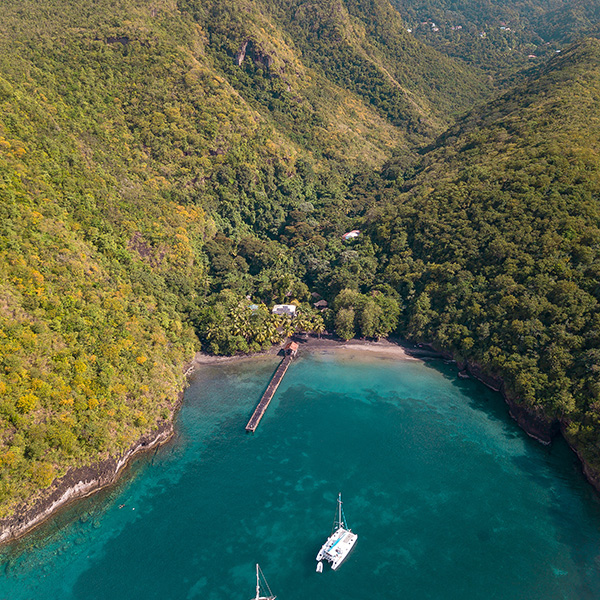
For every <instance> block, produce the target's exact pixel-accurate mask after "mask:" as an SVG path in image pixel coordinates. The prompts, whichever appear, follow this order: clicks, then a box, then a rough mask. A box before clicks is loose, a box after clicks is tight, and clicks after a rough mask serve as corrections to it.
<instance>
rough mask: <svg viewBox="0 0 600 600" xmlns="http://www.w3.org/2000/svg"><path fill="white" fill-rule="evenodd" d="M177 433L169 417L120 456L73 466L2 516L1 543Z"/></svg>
mask: <svg viewBox="0 0 600 600" xmlns="http://www.w3.org/2000/svg"><path fill="white" fill-rule="evenodd" d="M182 398H183V393H181V394H180V398H179V399H180V402H181V399H182ZM173 433H174V428H173V421H167V422H166V423H165V424H164V425H163V426H161V427H159V428H158V429H157V430H156V431H155V432H152V433H149V434H146V435H144V436H142V437H141V438H140V439H139V440H138V441H137V442H136V443H135V444H134V445H132V446H131V447H130V448H129V449H128V450H127V451H126V452H124V453H123V454H122V455H121V456H119V457H116V458H108V459H106V460H103V461H101V462H98V463H95V464H92V465H87V466H83V467H75V468H72V469H69V470H68V471H67V473H66V474H65V475H63V476H62V477H59V478H58V479H56V480H55V481H54V482H53V483H52V485H51V486H50V487H49V488H48V490H47V493H46V495H44V496H43V497H41V498H40V499H38V500H37V501H36V502H34V503H33V505H31V506H29V505H22V506H20V507H19V508H17V510H16V511H15V513H14V514H13V515H12V516H10V517H7V518H5V519H2V520H0V544H4V543H7V542H11V541H14V540H16V539H18V538H20V537H23V536H24V535H25V534H27V533H29V532H30V531H31V530H32V529H34V528H36V527H38V526H39V525H41V524H42V523H44V522H45V521H47V520H48V519H49V518H51V517H52V516H53V515H54V514H55V513H56V512H57V511H58V510H60V509H62V508H65V507H66V506H67V505H69V504H71V503H72V502H75V501H76V500H80V499H82V498H86V497H87V496H90V495H91V494H93V493H95V492H98V491H100V490H101V489H103V488H106V487H108V486H109V485H111V484H113V483H115V482H116V481H117V479H118V478H119V477H120V475H121V473H122V472H123V470H124V469H125V468H126V467H127V465H128V464H129V463H130V461H131V460H132V459H133V458H134V457H137V456H139V455H140V454H143V453H145V452H148V451H150V450H153V449H155V448H157V447H158V446H162V445H163V444H165V443H166V442H168V441H169V440H170V439H171V437H172V436H173Z"/></svg>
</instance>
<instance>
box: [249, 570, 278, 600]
mask: <svg viewBox="0 0 600 600" xmlns="http://www.w3.org/2000/svg"><path fill="white" fill-rule="evenodd" d="M261 576H262V578H263V581H264V582H265V586H266V588H267V590H268V591H269V595H268V596H261V595H260V578H261ZM275 598H277V596H273V592H272V591H271V588H270V587H269V584H268V583H267V580H266V578H265V576H264V574H263V572H262V571H261V570H260V567H259V566H258V563H257V564H256V596H255V597H254V598H252V600H275Z"/></svg>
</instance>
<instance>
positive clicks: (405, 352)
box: [186, 336, 434, 375]
mask: <svg viewBox="0 0 600 600" xmlns="http://www.w3.org/2000/svg"><path fill="white" fill-rule="evenodd" d="M293 339H294V340H295V341H297V342H298V344H299V349H298V354H299V356H301V355H302V354H303V353H304V352H319V351H334V350H335V351H338V350H340V351H351V352H356V353H362V352H369V354H370V355H371V356H375V355H379V356H385V357H387V358H395V359H397V360H416V359H417V358H418V357H419V356H431V355H432V354H434V353H433V352H432V351H430V350H428V349H426V350H423V349H420V348H416V347H414V346H411V345H409V344H407V343H406V342H396V341H394V340H389V339H381V340H379V341H377V342H375V341H369V340H357V339H353V340H349V341H344V340H340V339H339V338H333V337H332V336H322V337H320V338H319V337H317V336H309V337H307V338H293ZM287 341H288V340H285V341H284V342H282V343H281V344H275V345H274V346H272V347H271V348H269V349H268V350H265V351H263V352H256V353H254V354H237V355H235V356H214V355H212V354H206V353H204V352H198V354H196V356H195V357H194V359H193V360H192V361H191V363H190V366H189V368H188V370H187V372H186V375H189V374H191V373H193V372H194V371H195V370H196V369H198V368H199V367H201V366H202V365H208V364H218V363H224V362H230V361H239V360H244V359H248V358H253V357H256V356H272V355H277V354H278V353H279V352H280V351H281V350H282V348H283V346H284V345H285V344H286V343H287Z"/></svg>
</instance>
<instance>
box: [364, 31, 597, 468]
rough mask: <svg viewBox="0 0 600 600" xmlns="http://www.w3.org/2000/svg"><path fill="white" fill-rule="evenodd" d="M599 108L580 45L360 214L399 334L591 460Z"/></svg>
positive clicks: (590, 61) (588, 49)
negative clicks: (441, 352)
mask: <svg viewBox="0 0 600 600" xmlns="http://www.w3.org/2000/svg"><path fill="white" fill-rule="evenodd" d="M599 115H600V41H598V40H587V41H584V42H581V43H580V44H578V45H576V46H574V47H572V48H570V49H569V50H568V51H565V52H563V53H562V54H560V55H559V56H557V57H556V58H554V59H553V60H552V61H551V62H550V63H549V64H548V65H547V66H546V67H544V68H542V69H540V70H539V71H538V72H537V73H535V74H534V75H532V77H531V79H530V80H529V81H528V82H527V83H525V84H523V85H521V86H520V87H518V88H517V89H515V90H514V91H511V92H510V93H508V94H506V95H505V96H503V97H502V98H500V99H498V100H496V101H494V102H492V103H491V104H489V105H488V106H486V108H485V109H483V110H480V111H474V112H473V113H471V114H470V115H469V116H467V117H466V118H465V119H463V120H461V121H460V122H459V123H458V124H457V125H455V126H454V127H453V128H451V129H450V130H449V131H448V132H447V133H445V134H444V135H443V136H442V137H441V138H440V139H439V140H438V141H437V142H436V144H435V145H433V146H432V147H431V148H430V149H429V150H428V151H427V152H426V153H425V154H424V155H423V157H422V159H421V161H420V162H419V163H418V164H417V165H416V166H415V167H414V168H413V169H412V171H411V173H406V174H405V175H406V179H405V180H402V178H397V179H396V180H395V181H393V182H392V183H388V184H387V198H388V200H387V204H386V205H385V206H380V207H379V208H378V209H377V210H375V211H373V212H372V213H371V215H370V216H369V217H368V222H369V229H370V232H371V236H372V240H373V242H374V244H376V245H377V246H378V247H379V248H380V252H379V253H378V260H379V266H380V269H381V270H380V272H379V275H378V276H379V277H381V278H382V279H383V280H384V281H385V282H387V283H389V284H390V285H392V286H393V287H394V288H395V289H396V290H397V291H398V292H399V294H400V296H401V298H402V299H403V301H404V312H403V315H402V325H401V331H402V332H403V333H404V334H406V335H408V336H409V337H411V338H412V339H414V340H418V341H433V342H434V343H435V345H436V346H438V347H440V348H443V349H446V350H450V351H451V352H453V353H454V354H455V355H457V356H459V357H462V358H463V359H467V360H469V361H471V362H472V363H476V364H480V365H484V367H485V369H486V370H487V372H488V373H491V374H494V375H498V376H500V377H501V378H502V379H503V380H504V382H505V384H506V388H507V391H508V393H509V395H511V396H512V397H514V398H516V399H518V400H519V401H520V402H522V403H523V404H524V405H526V406H528V407H530V408H531V409H532V410H533V411H534V412H535V411H541V412H543V413H545V414H547V415H549V416H551V417H557V418H559V419H561V421H562V422H563V424H564V426H565V428H566V433H567V436H568V438H569V439H570V440H571V441H572V442H573V443H574V444H575V445H576V446H577V447H578V449H579V450H580V451H581V452H582V454H583V455H584V456H585V457H586V458H587V459H588V460H589V461H590V462H591V463H593V464H594V465H595V466H596V467H599V466H600V446H599V445H598V444H599V440H600V438H599V430H598V422H599V421H598V418H599V413H598V410H599V407H600V404H599V400H600V311H599V306H598V305H599V302H600V285H599V282H600V204H599V203H598V198H599V197H600V160H599V158H600V157H599V152H600V118H599ZM387 172H388V173H393V174H396V173H397V172H398V169H394V168H393V164H390V165H388V170H387Z"/></svg>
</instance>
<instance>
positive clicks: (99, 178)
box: [0, 0, 600, 539]
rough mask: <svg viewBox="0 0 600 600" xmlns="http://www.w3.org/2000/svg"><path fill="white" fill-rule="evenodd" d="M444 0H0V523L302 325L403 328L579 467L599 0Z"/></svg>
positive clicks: (594, 315)
mask: <svg viewBox="0 0 600 600" xmlns="http://www.w3.org/2000/svg"><path fill="white" fill-rule="evenodd" d="M450 4H451V3H449V2H447V1H446V0H432V1H431V2H427V3H420V2H417V3H414V2H404V1H402V0H397V1H394V2H391V1H390V0H369V1H367V0H341V1H340V0H335V1H334V0H322V1H321V2H319V3H307V2H304V1H302V0H277V1H275V0H243V1H241V2H233V1H229V0H225V1H223V0H202V1H200V0H177V1H174V2H172V1H170V0H158V1H156V2H152V3H148V2H147V0H133V1H131V0H127V1H125V0H116V1H115V0H81V1H79V2H77V3H73V2H69V1H67V0H41V1H40V0H36V1H34V0H5V2H3V9H2V14H1V15H0V25H1V27H0V524H1V526H2V533H1V534H0V535H1V536H2V539H7V537H10V536H11V535H14V534H17V533H18V532H19V531H21V529H20V525H19V523H21V524H23V523H27V522H33V520H34V517H33V515H35V514H39V515H42V514H44V515H46V514H48V512H49V511H51V509H52V507H53V506H58V505H59V504H60V503H61V502H64V501H67V500H68V499H69V498H71V497H72V496H68V495H67V496H65V493H67V490H69V489H71V490H75V489H78V490H79V492H69V493H71V494H75V495H76V494H77V493H79V494H80V495H81V494H87V493H89V492H90V491H91V490H92V488H93V487H94V486H97V485H100V483H101V484H105V483H108V482H109V481H112V480H113V478H114V474H115V473H116V472H118V471H120V469H121V468H122V464H121V463H122V461H123V460H127V457H129V456H131V453H132V452H134V451H137V449H143V448H144V447H146V448H147V447H148V446H150V445H152V444H155V443H159V442H162V441H163V440H164V439H166V438H167V437H168V435H169V432H170V431H171V427H172V419H173V415H174V414H175V412H176V410H177V407H178V406H179V402H180V398H181V392H182V390H183V389H184V387H185V373H186V372H187V367H186V369H185V370H182V365H189V364H190V361H192V360H193V357H194V356H198V352H203V353H204V354H205V355H211V356H215V357H222V356H231V355H236V356H237V355H247V354H252V353H256V352H261V351H271V350H269V349H270V348H273V347H277V344H279V343H281V341H282V340H283V339H285V338H287V337H288V336H290V335H292V334H295V335H299V336H300V337H303V336H307V335H308V334H309V332H314V333H315V334H316V336H317V339H316V340H312V339H311V341H310V342H309V343H310V344H318V343H322V344H326V343H329V342H325V341H324V342H319V341H318V335H319V334H321V333H323V332H324V331H329V332H334V333H335V334H336V335H337V336H338V337H339V338H340V339H342V340H353V339H354V338H360V339H361V340H378V339H385V338H387V337H390V336H393V337H398V338H402V339H406V340H408V341H409V342H410V343H412V344H419V343H421V344H424V343H430V344H431V345H432V347H433V348H435V349H436V350H438V351H439V352H442V353H445V354H446V355H448V356H451V357H453V358H454V359H455V360H456V361H457V363H458V364H459V365H460V366H461V367H465V368H466V369H467V370H468V371H469V372H471V373H472V374H473V375H474V376H476V377H478V378H480V379H481V380H483V381H484V382H487V383H489V384H491V385H493V386H496V387H498V389H501V391H502V392H503V393H504V395H505V397H506V398H507V401H508V402H509V405H510V410H511V413H512V414H513V416H515V418H516V419H517V421H519V423H520V424H521V425H522V426H524V428H525V429H526V430H527V431H528V432H529V433H530V434H532V435H534V436H535V437H537V438H539V439H540V440H542V441H544V442H548V441H549V440H550V439H551V437H552V436H553V435H555V434H556V432H557V431H560V432H561V433H562V435H564V437H565V439H566V440H567V441H568V443H569V444H570V445H571V447H572V448H573V449H574V450H575V452H577V454H578V455H579V457H580V458H581V460H582V462H583V464H584V469H585V472H586V475H587V477H588V479H590V481H592V483H594V485H596V487H597V488H598V486H599V484H598V482H599V481H600V475H599V474H600V310H599V307H598V305H599V302H600V204H599V203H598V198H599V197H600V155H599V152H600V40H599V39H598V37H599V31H600V30H599V27H598V23H599V21H600V14H599V12H598V6H597V2H595V1H593V0H582V1H581V2H578V3H577V7H576V9H574V8H573V7H572V6H571V3H570V2H568V1H567V0H556V1H555V2H552V3H549V2H545V1H543V0H530V1H529V2H525V3H520V4H519V5H518V6H515V5H514V3H512V2H508V1H506V2H505V1H504V0H502V1H499V2H496V3H494V6H493V7H492V6H491V5H490V6H487V5H486V6H485V7H484V6H482V5H481V3H478V4H477V7H478V8H477V10H475V9H474V8H473V6H474V5H473V6H471V5H470V3H468V2H467V3H463V4H462V5H461V7H460V10H459V8H457V7H456V6H454V4H453V5H452V6H450ZM276 305H277V306H278V307H279V308H277V309H275V310H274V307H275V306H276ZM352 343H356V342H352ZM370 343H371V342H370V341H369V342H364V341H360V342H358V344H359V345H358V346H356V347H357V348H359V347H360V344H363V345H364V344H370ZM369 347H370V346H369ZM382 348H383V346H382ZM390 352H391V350H390ZM202 360H206V359H196V361H195V363H194V364H195V365H196V366H197V368H201V362H202ZM211 360H212V359H211ZM94 465H96V467H94ZM86 469H90V470H89V471H86ZM86 473H89V475H88V474H86ZM78 474H79V475H78ZM92 480H93V481H94V482H95V483H92ZM61 482H62V483H61ZM79 482H88V483H87V484H81V485H79ZM98 482H100V483H98ZM88 484H89V487H86V486H87V485H88ZM78 486H79V487H78ZM36 507H37V508H36Z"/></svg>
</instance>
